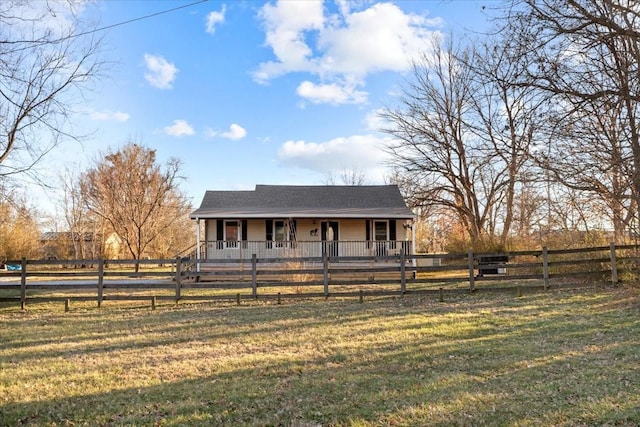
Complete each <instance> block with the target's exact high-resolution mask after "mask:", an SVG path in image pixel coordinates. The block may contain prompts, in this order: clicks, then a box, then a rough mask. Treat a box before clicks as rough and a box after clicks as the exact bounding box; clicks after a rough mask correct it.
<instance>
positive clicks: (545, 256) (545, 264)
mask: <svg viewBox="0 0 640 427" xmlns="http://www.w3.org/2000/svg"><path fill="white" fill-rule="evenodd" d="M542 278H543V279H544V290H545V291H546V290H547V289H549V251H548V250H547V247H546V246H545V247H543V248H542Z"/></svg>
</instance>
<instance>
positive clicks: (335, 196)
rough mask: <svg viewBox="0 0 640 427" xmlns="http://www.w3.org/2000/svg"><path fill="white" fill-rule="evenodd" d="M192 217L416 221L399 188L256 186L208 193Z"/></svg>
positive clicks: (368, 186)
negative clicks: (249, 188)
mask: <svg viewBox="0 0 640 427" xmlns="http://www.w3.org/2000/svg"><path fill="white" fill-rule="evenodd" d="M191 218H194V219H195V218H398V219H410V218H413V213H412V212H411V211H410V210H409V209H408V208H407V205H406V204H405V202H404V199H403V198H402V195H401V194H400V190H399V189H398V187H397V186H396V185H357V186H350V185H257V186H256V188H255V190H254V191H207V192H206V193H205V195H204V197H203V199H202V203H201V204H200V207H199V208H198V209H196V210H195V211H194V212H192V213H191Z"/></svg>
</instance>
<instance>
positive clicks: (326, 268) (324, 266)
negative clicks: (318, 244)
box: [322, 251, 329, 298]
mask: <svg viewBox="0 0 640 427" xmlns="http://www.w3.org/2000/svg"><path fill="white" fill-rule="evenodd" d="M322 275H323V284H324V297H325V298H329V255H328V254H327V251H325V252H324V253H323V254H322Z"/></svg>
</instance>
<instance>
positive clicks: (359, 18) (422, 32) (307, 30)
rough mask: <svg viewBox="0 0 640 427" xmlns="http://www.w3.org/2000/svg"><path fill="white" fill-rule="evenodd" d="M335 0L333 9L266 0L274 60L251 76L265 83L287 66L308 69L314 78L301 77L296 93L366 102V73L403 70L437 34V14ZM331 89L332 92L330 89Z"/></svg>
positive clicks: (266, 26)
mask: <svg viewBox="0 0 640 427" xmlns="http://www.w3.org/2000/svg"><path fill="white" fill-rule="evenodd" d="M363 4H364V5H366V4H367V3H366V2H362V3H360V2H346V1H342V0H337V1H336V5H337V11H336V12H335V13H333V14H329V13H328V12H327V13H325V12H326V10H327V9H324V8H323V5H324V3H323V2H316V1H308V2H302V1H301V2H297V1H278V2H277V3H276V4H275V5H273V4H270V3H268V4H266V5H265V6H264V7H263V8H262V9H261V13H260V18H261V19H262V21H263V27H264V29H265V44H266V45H267V46H269V47H270V48H271V49H272V51H273V54H274V56H275V60H273V61H268V62H263V63H261V64H260V65H259V66H258V68H257V70H256V71H255V72H254V74H253V77H254V79H255V80H256V81H258V82H259V83H266V82H268V81H269V80H271V79H273V78H277V77H279V76H282V75H284V74H287V73H290V72H307V73H310V74H312V75H315V76H317V78H318V79H319V82H318V83H311V82H308V81H307V82H304V83H302V84H301V85H300V86H299V87H298V94H300V95H301V96H304V94H307V95H308V98H309V99H311V100H312V101H313V102H329V103H341V102H344V101H341V99H343V98H341V97H342V96H344V95H345V94H348V93H352V94H353V96H351V97H348V96H347V98H348V99H350V101H349V102H358V103H362V102H366V92H364V91H357V90H356V86H364V84H365V79H366V76H367V75H368V74H370V73H374V72H381V71H396V72H397V71H406V70H409V69H410V66H411V65H410V64H411V60H412V58H415V57H416V56H417V55H418V53H419V52H421V51H423V50H424V49H425V46H428V43H427V41H428V40H430V39H431V38H432V37H433V36H434V35H437V34H439V33H438V32H437V31H436V30H435V28H436V27H437V26H439V25H441V24H442V22H441V20H439V19H428V18H427V17H426V16H423V15H416V14H411V13H405V12H404V11H403V10H402V9H400V8H399V7H398V6H396V5H394V4H392V3H386V2H381V3H375V4H373V5H371V6H368V7H366V8H361V9H360V10H352V9H355V8H357V7H359V6H360V5H363ZM329 92H333V96H330V95H329Z"/></svg>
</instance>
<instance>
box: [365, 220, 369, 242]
mask: <svg viewBox="0 0 640 427" xmlns="http://www.w3.org/2000/svg"><path fill="white" fill-rule="evenodd" d="M364 228H365V233H364V235H365V237H364V240H366V241H367V242H368V241H369V240H371V221H369V220H368V219H367V220H365V221H364Z"/></svg>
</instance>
